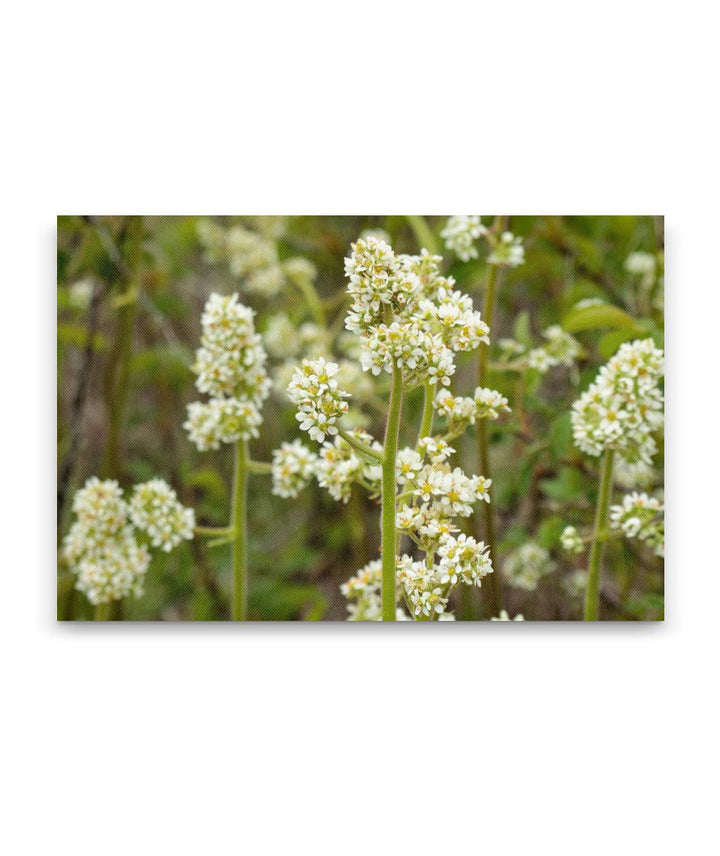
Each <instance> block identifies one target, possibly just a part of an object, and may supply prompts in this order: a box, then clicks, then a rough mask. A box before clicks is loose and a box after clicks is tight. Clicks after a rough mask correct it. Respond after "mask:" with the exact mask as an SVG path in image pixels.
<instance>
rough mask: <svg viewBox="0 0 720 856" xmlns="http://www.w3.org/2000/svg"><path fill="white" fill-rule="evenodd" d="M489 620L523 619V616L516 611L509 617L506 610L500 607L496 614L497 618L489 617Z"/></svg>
mask: <svg viewBox="0 0 720 856" xmlns="http://www.w3.org/2000/svg"><path fill="white" fill-rule="evenodd" d="M490 621H525V618H524V616H523V615H522V613H518V614H517V615H516V616H515V618H510V616H509V615H508V614H507V612H506V611H505V610H504V609H501V610H500V615H498V616H497V618H495V617H493V618H491V619H490Z"/></svg>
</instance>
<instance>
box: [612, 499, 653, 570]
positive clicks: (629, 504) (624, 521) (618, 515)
mask: <svg viewBox="0 0 720 856" xmlns="http://www.w3.org/2000/svg"><path fill="white" fill-rule="evenodd" d="M663 511H664V507H663V504H662V503H661V502H660V500H659V499H657V498H656V497H654V496H648V494H646V493H630V494H627V496H625V497H623V501H622V504H621V505H613V506H611V508H610V528H611V529H619V530H621V531H622V532H623V534H624V535H625V536H626V537H628V538H637V539H638V540H639V541H642V542H644V543H646V544H648V545H649V546H651V547H652V548H653V550H654V551H655V555H657V556H664V555H665V521H664V519H663Z"/></svg>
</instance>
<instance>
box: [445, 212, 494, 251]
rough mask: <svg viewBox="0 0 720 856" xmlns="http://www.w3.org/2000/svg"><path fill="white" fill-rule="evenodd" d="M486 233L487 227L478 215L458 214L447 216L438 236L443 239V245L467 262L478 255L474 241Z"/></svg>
mask: <svg viewBox="0 0 720 856" xmlns="http://www.w3.org/2000/svg"><path fill="white" fill-rule="evenodd" d="M486 234H487V229H486V228H485V226H483V225H482V223H481V222H480V218H479V217H477V216H467V215H465V214H458V215H455V216H454V217H449V218H448V221H447V223H446V224H445V228H444V229H443V230H442V232H440V237H441V238H442V239H443V240H444V241H445V246H446V247H447V248H448V249H449V250H453V252H454V253H455V255H456V256H457V257H458V258H459V259H460V260H461V261H463V262H468V261H470V259H476V258H477V257H478V251H477V247H476V246H475V241H477V239H478V238H480V237H482V236H483V235H486Z"/></svg>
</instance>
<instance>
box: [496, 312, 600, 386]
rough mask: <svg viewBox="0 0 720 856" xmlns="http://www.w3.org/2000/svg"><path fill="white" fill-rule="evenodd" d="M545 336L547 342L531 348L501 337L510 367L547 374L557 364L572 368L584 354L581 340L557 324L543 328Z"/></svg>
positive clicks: (503, 350)
mask: <svg viewBox="0 0 720 856" xmlns="http://www.w3.org/2000/svg"><path fill="white" fill-rule="evenodd" d="M543 336H544V337H545V338H546V339H547V342H545V343H543V344H542V345H539V346H538V347H537V348H531V349H529V350H528V349H527V348H526V347H525V346H524V345H522V344H521V343H520V342H516V341H515V339H501V340H500V342H499V343H498V344H499V345H500V348H501V351H502V354H503V358H504V359H506V360H508V361H509V363H510V364H509V366H508V368H510V369H513V370H515V371H524V370H525V369H535V370H536V371H538V372H540V374H546V373H547V372H548V371H549V370H550V369H551V368H554V367H555V366H565V367H567V368H572V366H573V365H574V364H575V362H576V360H577V359H578V358H579V357H580V356H582V353H583V350H582V346H581V345H580V342H578V340H577V339H576V338H575V337H574V336H573V335H571V334H570V333H567V332H565V330H563V329H562V327H559V326H558V325H557V324H555V325H553V326H552V327H548V328H547V329H546V330H543Z"/></svg>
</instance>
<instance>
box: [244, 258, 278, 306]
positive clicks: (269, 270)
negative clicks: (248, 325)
mask: <svg viewBox="0 0 720 856" xmlns="http://www.w3.org/2000/svg"><path fill="white" fill-rule="evenodd" d="M284 285H285V274H284V273H283V269H282V268H281V267H280V265H276V264H274V265H270V267H265V268H259V269H258V270H254V271H253V272H252V273H251V274H250V275H249V276H248V278H247V280H246V281H245V288H246V289H247V291H248V292H249V293H250V294H257V295H259V296H260V297H264V298H265V299H266V300H269V299H270V298H272V297H276V296H277V295H278V294H279V293H280V292H281V291H282V289H283V286H284Z"/></svg>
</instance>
